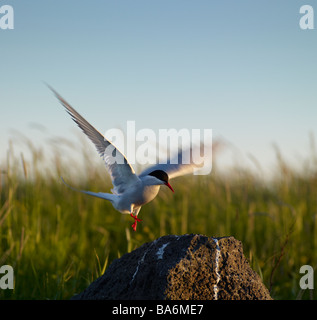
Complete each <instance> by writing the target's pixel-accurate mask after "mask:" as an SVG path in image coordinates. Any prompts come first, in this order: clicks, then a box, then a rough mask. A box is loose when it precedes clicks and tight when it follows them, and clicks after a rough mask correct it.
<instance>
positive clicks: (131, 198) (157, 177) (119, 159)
mask: <svg viewBox="0 0 317 320" xmlns="http://www.w3.org/2000/svg"><path fill="white" fill-rule="evenodd" d="M48 87H49V88H50V89H51V90H52V92H53V93H54V94H55V96H56V97H57V98H58V100H59V101H60V102H61V104H62V105H63V106H64V107H65V108H66V111H67V112H68V113H69V114H70V116H71V117H72V119H73V120H74V121H75V122H76V123H77V125H78V127H79V128H80V129H81V130H82V131H83V132H84V133H85V134H86V135H87V137H88V138H89V139H90V140H91V141H92V142H93V143H94V145H95V147H96V148H97V151H98V153H99V155H100V156H101V157H102V158H103V160H104V161H105V165H106V169H107V170H108V172H109V174H110V177H111V181H112V184H113V189H111V192H112V193H102V192H98V193H96V192H91V191H85V190H79V189H75V188H73V187H71V186H69V185H68V184H67V183H66V182H65V181H64V180H63V178H62V181H63V182H64V183H65V185H67V186H68V187H69V188H71V189H72V190H75V191H79V192H82V193H85V194H88V195H91V196H95V197H98V198H102V199H106V200H109V201H110V202H111V203H112V205H113V207H114V208H115V209H116V210H118V211H119V212H121V213H124V214H130V216H131V217H132V218H133V219H134V223H133V224H132V228H133V230H134V231H136V227H137V222H140V221H142V220H141V219H139V218H138V214H139V212H140V209H141V207H142V206H143V205H145V204H146V203H148V202H150V201H152V200H153V199H154V198H155V197H156V196H157V194H158V192H159V190H160V186H161V185H166V186H167V187H168V188H170V189H171V190H172V191H173V192H174V190H173V188H172V186H171V185H170V184H169V179H172V178H175V177H177V176H180V175H184V174H188V173H190V172H192V171H193V170H194V168H195V167H197V166H196V165H195V164H194V163H193V162H191V163H189V164H182V161H181V159H182V152H179V153H178V155H177V159H173V161H171V160H170V159H169V160H168V161H167V163H166V164H158V165H154V166H152V167H150V168H148V169H146V170H145V171H143V172H142V173H141V174H140V175H136V174H135V171H134V170H133V168H132V166H131V165H130V164H129V162H128V160H127V159H126V157H125V156H124V155H123V154H122V153H121V152H120V151H119V150H118V149H117V148H116V147H115V146H114V144H112V143H111V142H110V141H109V140H107V139H106V138H105V137H104V136H103V135H102V134H101V133H100V132H99V131H97V130H96V129H95V128H94V127H93V126H92V125H91V124H90V123H88V122H87V121H86V120H85V119H84V118H83V117H82V116H81V115H80V114H79V113H78V112H77V111H76V110H75V109H74V108H72V107H71V106H70V105H69V104H68V103H67V102H66V101H65V100H64V99H63V98H62V97H61V96H60V95H59V94H58V93H57V92H56V91H55V90H54V89H53V88H52V87H50V86H49V85H48Z"/></svg>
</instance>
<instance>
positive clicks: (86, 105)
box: [0, 0, 317, 167]
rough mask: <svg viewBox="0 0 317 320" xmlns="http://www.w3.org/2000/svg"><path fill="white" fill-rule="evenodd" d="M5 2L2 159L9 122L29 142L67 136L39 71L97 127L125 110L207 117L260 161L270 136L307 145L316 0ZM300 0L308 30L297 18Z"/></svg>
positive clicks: (293, 151)
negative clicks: (10, 23) (306, 8)
mask: <svg viewBox="0 0 317 320" xmlns="http://www.w3.org/2000/svg"><path fill="white" fill-rule="evenodd" d="M5 4H7V5H11V6H12V7H13V9H14V29H13V30H0V61H1V68H0V111H1V114H0V159H3V158H4V156H5V154H6V151H7V148H8V140H9V139H10V137H14V133H13V131H12V129H14V130H18V131H20V132H22V133H23V134H25V135H26V136H29V137H31V138H32V139H34V141H38V143H41V142H43V143H45V141H46V139H48V138H50V137H54V136H57V135H58V136H70V137H75V135H74V126H75V124H74V123H73V122H72V121H71V120H70V118H69V116H68V115H67V114H66V113H65V112H64V111H63V109H62V107H61V106H60V104H59V103H58V101H57V100H56V99H55V97H54V96H53V95H52V93H51V92H50V91H49V90H48V88H47V87H46V86H45V85H44V83H43V81H45V82H47V83H49V84H50V85H51V86H53V87H54V88H55V89H56V90H57V91H58V92H59V93H60V94H61V95H62V96H63V97H64V98H65V99H66V100H67V101H68V102H69V103H70V104H71V105H73V106H74V107H75V108H76V109H77V110H78V111H79V112H80V113H81V114H82V115H83V116H84V117H86V119H87V120H88V121H89V122H91V123H92V124H93V125H94V126H95V127H96V128H97V129H98V130H99V131H101V132H102V133H104V132H105V131H106V130H107V129H109V128H116V127H120V128H123V129H124V128H125V127H126V121H127V120H135V121H136V128H137V129H142V128H151V129H153V130H158V129H161V128H176V129H181V128H188V129H194V128H200V129H204V128H211V129H212V130H213V135H214V138H217V137H223V138H224V139H226V140H227V141H229V142H230V143H231V144H232V145H234V146H235V148H236V149H237V150H239V152H240V154H241V155H242V157H243V156H246V155H248V154H252V155H253V156H254V157H256V158H257V159H258V160H259V161H260V163H261V164H262V165H263V166H264V167H265V166H269V165H270V164H271V163H272V162H274V158H275V155H274V151H273V148H272V143H276V144H277V145H278V146H279V147H280V149H281V151H282V153H283V154H284V155H285V157H286V158H288V159H290V160H292V159H295V160H296V159H297V158H298V157H305V155H309V152H310V147H309V134H310V133H313V134H314V135H315V138H317V135H316V133H317V130H316V127H317V126H316V124H317V3H316V2H315V1H309V0H305V1H304V0H303V1H300V0H292V1H289V0H278V1H277V0H266V1H264V0H263V1H255V0H252V1H251V0H250V1H246V0H240V1H236V0H223V1H219V0H218V1H213V0H196V1H193V0H159V1H155V0H111V1H110V0H104V1H96V0H91V1H80V0H76V1H75V0H68V1H61V0H54V1H51V0H45V1H43V0H28V1H21V0H17V1H15V0H0V6H1V5H5ZM305 4H311V5H312V6H313V8H314V9H315V18H316V23H315V25H316V29H314V30H301V29H300V27H299V20H300V17H301V14H300V13H299V9H300V7H301V6H302V5H305ZM0 17H1V16H0ZM34 124H37V125H39V124H40V125H41V126H44V127H45V128H46V129H45V131H44V132H42V131H40V130H37V129H35V127H34ZM37 128H38V126H37ZM229 157H230V155H229ZM231 157H233V155H231ZM246 161H248V160H246ZM0 163H1V162H0ZM250 166H252V164H251V163H250Z"/></svg>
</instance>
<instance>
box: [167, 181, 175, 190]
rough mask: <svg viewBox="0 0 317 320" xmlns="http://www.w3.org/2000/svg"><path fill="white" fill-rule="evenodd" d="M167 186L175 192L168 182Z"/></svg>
mask: <svg viewBox="0 0 317 320" xmlns="http://www.w3.org/2000/svg"><path fill="white" fill-rule="evenodd" d="M165 185H166V186H168V187H169V188H170V189H171V190H172V191H173V192H174V190H173V188H172V186H171V185H170V184H169V183H168V182H166V183H165Z"/></svg>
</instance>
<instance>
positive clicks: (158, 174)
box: [149, 170, 168, 183]
mask: <svg viewBox="0 0 317 320" xmlns="http://www.w3.org/2000/svg"><path fill="white" fill-rule="evenodd" d="M149 176H153V177H155V178H157V179H159V180H161V181H164V182H166V183H168V175H167V173H166V172H165V171H163V170H155V171H152V172H151V173H149Z"/></svg>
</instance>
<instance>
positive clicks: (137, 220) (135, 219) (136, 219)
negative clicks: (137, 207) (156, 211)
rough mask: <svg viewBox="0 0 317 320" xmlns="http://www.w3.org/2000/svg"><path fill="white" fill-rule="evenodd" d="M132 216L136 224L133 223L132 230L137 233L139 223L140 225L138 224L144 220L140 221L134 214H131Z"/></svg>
mask: <svg viewBox="0 0 317 320" xmlns="http://www.w3.org/2000/svg"><path fill="white" fill-rule="evenodd" d="M130 216H131V217H132V218H133V219H134V223H133V225H132V229H133V230H134V231H136V225H137V223H138V222H141V221H142V220H141V219H139V218H138V217H137V216H134V215H133V214H132V213H130Z"/></svg>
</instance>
